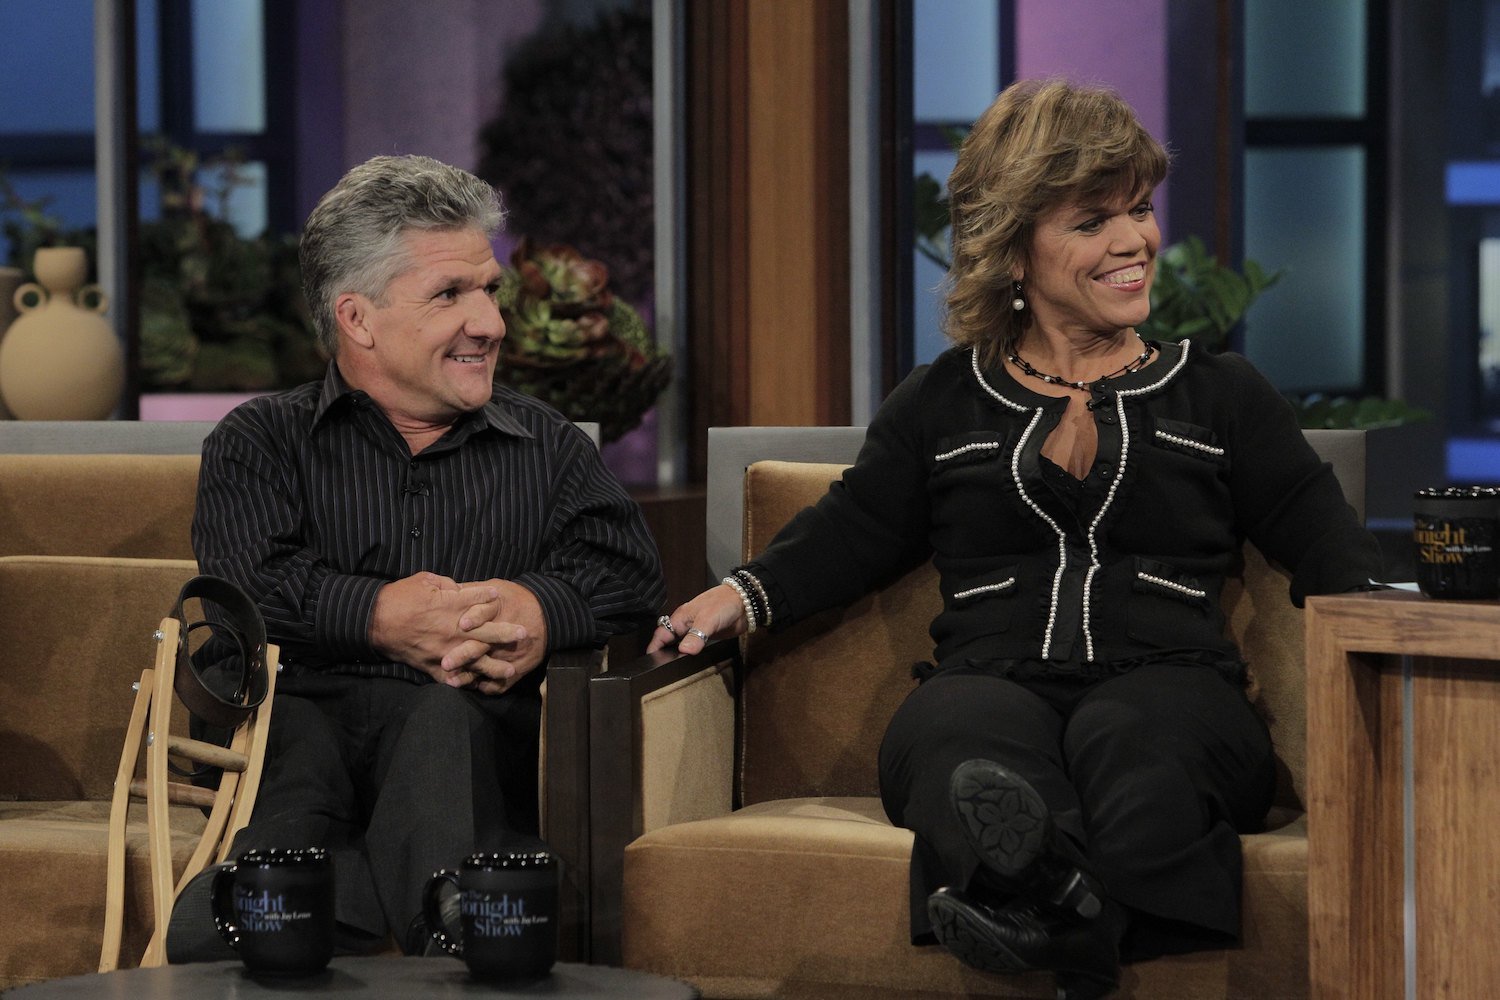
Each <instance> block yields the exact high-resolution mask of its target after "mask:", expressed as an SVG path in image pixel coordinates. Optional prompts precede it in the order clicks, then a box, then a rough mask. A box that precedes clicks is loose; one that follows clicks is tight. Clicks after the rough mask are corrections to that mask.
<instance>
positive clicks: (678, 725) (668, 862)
mask: <svg viewBox="0 0 1500 1000" xmlns="http://www.w3.org/2000/svg"><path fill="white" fill-rule="evenodd" d="M1309 438H1310V440H1311V441H1312V443H1313V444H1314V447H1316V448H1317V449H1318V450H1319V451H1320V453H1321V454H1323V456H1324V458H1325V459H1328V460H1331V461H1333V463H1334V465H1335V469H1336V471H1337V474H1338V475H1339V478H1340V480H1341V481H1342V482H1343V483H1344V485H1345V491H1346V493H1347V494H1348V495H1349V499H1350V502H1351V503H1352V504H1353V505H1354V506H1355V508H1356V510H1359V511H1361V514H1362V508H1363V484H1364V439H1363V435H1362V434H1360V433H1359V432H1311V433H1310V434H1309ZM861 439H862V432H861V431H860V430H859V429H857V428H852V429H851V428H828V429H822V430H814V429H768V428H747V429H735V430H714V431H711V432H710V438H709V448H710V477H711V478H710V484H709V520H710V537H709V558H710V563H711V566H710V568H711V571H712V575H713V578H714V579H717V578H719V577H720V576H722V575H724V572H725V571H726V570H727V569H728V568H729V566H730V565H731V564H733V563H735V562H738V561H740V559H741V553H740V551H739V550H735V551H730V550H728V548H727V546H726V545H725V544H724V539H725V537H726V533H727V532H728V531H729V530H730V529H727V528H726V527H725V525H724V524H723V523H722V522H723V520H724V519H726V518H733V519H734V520H735V521H740V520H741V517H740V511H741V509H742V510H743V518H742V523H743V536H742V537H743V552H745V553H751V552H755V551H759V550H760V549H761V548H762V547H763V546H764V545H765V544H766V542H767V541H768V540H769V539H770V538H771V537H772V536H773V535H774V534H775V532H776V531H777V530H778V529H779V528H780V527H781V525H783V524H784V523H785V522H786V520H787V519H788V518H789V517H790V516H791V515H792V514H793V513H795V512H796V511H797V510H798V509H800V508H801V507H803V506H805V505H806V504H808V503H810V502H812V501H813V500H815V499H817V497H819V496H821V495H822V493H823V492H824V491H826V489H827V486H828V483H829V482H830V481H831V480H832V479H834V478H837V476H838V475H839V474H840V470H841V468H842V466H843V465H845V464H847V463H848V462H849V461H851V460H852V458H853V455H854V453H855V451H856V450H857V448H858V444H859V441H860V440H861ZM808 454H812V455H814V456H815V457H816V458H817V459H818V460H820V461H823V462H828V461H829V460H831V459H832V460H835V461H836V463H837V464H806V463H803V462H794V463H789V462H785V461H757V459H763V458H766V457H771V458H781V459H787V458H798V457H801V456H803V455H808ZM716 476H717V477H718V480H719V481H718V482H715V480H714V477H716ZM726 480H727V481H728V482H729V483H730V484H731V485H730V486H729V487H728V489H729V490H734V489H737V488H740V487H741V485H742V489H743V498H744V499H743V507H742V508H741V505H740V504H738V503H736V502H734V501H733V499H731V497H730V496H729V494H727V493H726V492H725V490H726V486H725V481H726ZM716 520H717V521H718V522H719V523H717V525H716V523H715V522H716ZM716 530H717V531H718V535H717V536H716V535H715V531H716ZM934 577H935V573H934V570H933V569H932V568H931V566H930V565H929V566H926V567H922V568H920V569H917V570H915V571H913V572H912V573H911V574H909V575H908V576H907V577H906V578H904V579H902V580H900V581H898V582H896V583H895V584H893V585H892V586H891V587H889V588H887V589H886V590H884V591H882V592H880V593H877V594H874V595H871V596H869V597H867V598H865V599H864V600H862V601H860V602H859V603H857V604H855V605H853V606H851V607H850V608H848V609H846V610H844V611H842V612H830V613H826V614H823V615H821V616H818V617H817V618H815V619H813V620H809V621H806V622H803V623H800V624H799V625H798V626H796V627H795V628H793V629H791V630H789V631H787V632H784V633H780V634H778V635H774V636H768V635H766V634H765V633H757V634H756V635H755V636H754V637H753V638H752V639H750V640H749V641H748V642H746V643H745V644H744V645H743V647H742V649H743V652H742V653H741V650H740V649H737V648H736V647H737V645H738V644H735V643H719V644H716V646H715V647H711V648H710V650H708V651H705V654H704V655H702V656H699V657H692V658H688V657H672V656H666V655H658V656H655V657H652V658H649V659H648V660H643V661H640V662H638V663H636V664H634V665H631V666H630V667H628V668H625V669H622V670H618V671H612V672H611V673H608V674H604V675H600V676H599V677H596V678H595V679H594V680H593V681H592V682H591V688H592V690H593V696H592V698H591V727H592V745H591V755H592V759H593V765H592V773H591V778H592V785H591V787H592V789H593V795H594V803H593V817H594V826H593V845H594V846H593V856H594V862H593V863H594V879H595V882H594V934H595V956H596V960H597V958H598V957H601V956H605V957H607V956H610V955H611V954H616V955H618V956H619V957H620V958H621V960H622V961H623V963H624V964H625V965H627V966H629V967H631V968H639V969H645V970H649V971H652V972H658V973H662V974H666V975H671V976H677V977H680V978H683V979H687V980H690V981H692V982H693V983H695V984H697V985H698V986H699V987H700V988H701V989H702V990H703V992H704V995H705V996H709V997H747V998H748V997H771V996H775V997H846V996H847V997H856V996H858V997H861V998H871V997H905V998H912V997H928V996H934V997H935V996H950V995H968V996H996V997H1050V996H1052V995H1053V984H1052V977H1051V976H1050V975H1049V974H1042V973H1036V974H1032V975H1029V976H1024V977H997V976H988V975H984V974H981V973H978V972H975V971H973V970H970V969H967V968H965V967H964V966H962V965H960V964H959V963H958V962H957V961H956V960H954V959H953V958H951V957H949V956H948V955H947V954H946V953H945V952H943V951H942V950H941V949H939V948H937V947H929V948H916V947H913V946H912V945H911V944H910V943H909V937H908V915H909V911H908V905H907V899H908V860H909V854H910V850H911V840H912V837H911V834H910V833H909V832H908V831H906V830H902V829H898V828H895V827H892V826H891V825H890V824H889V823H888V821H887V820H886V819H885V816H884V814H883V812H882V811H881V807H880V803H879V801H878V799H877V798H876V794H877V789H876V773H875V761H876V749H877V746H878V744H879V741H880V738H881V735H882V733H883V731H884V728H885V725H886V722H887V721H888V720H889V718H890V716H891V714H892V712H893V711H894V709H895V707H896V706H897V704H898V703H899V702H900V700H901V699H902V698H904V697H905V696H906V694H907V693H908V692H909V691H910V690H911V687H912V685H913V681H912V680H911V678H910V673H909V670H910V666H911V664H912V663H913V662H914V661H918V660H923V659H926V658H928V656H929V655H930V641H929V639H928V636H927V625H928V623H929V621H930V619H931V618H932V617H933V615H934V614H935V613H936V611H937V609H938V601H939V597H938V589H937V586H936V581H935V578H934ZM1226 601H1227V604H1228V609H1229V610H1230V616H1231V620H1232V631H1233V633H1234V635H1235V636H1236V638H1237V639H1238V640H1239V641H1240V643H1241V645H1242V648H1243V649H1244V651H1245V653H1246V657H1247V659H1248V660H1249V661H1250V663H1251V665H1252V670H1253V671H1254V674H1255V681H1256V685H1255V689H1254V695H1255V698H1256V700H1257V703H1258V704H1259V705H1260V706H1261V708H1262V709H1263V710H1264V711H1265V714H1266V716H1267V718H1268V720H1269V722H1270V725H1271V728H1272V733H1273V737H1274V740H1275V745H1276V748H1277V754H1278V758H1279V760H1280V763H1281V765H1282V766H1281V781H1280V788H1279V790H1278V796H1277V807H1276V810H1275V812H1274V814H1273V816H1272V818H1271V822H1270V829H1269V830H1268V832H1265V833H1261V834H1255V835H1252V836H1247V837H1246V838H1245V841H1244V847H1245V890H1246V891H1245V903H1244V943H1243V945H1242V946H1241V947H1239V948H1236V949H1232V950H1224V951H1214V952H1204V953H1200V954H1196V955H1188V956H1180V957H1173V958H1167V959H1159V960H1156V961H1153V962H1149V963H1142V964H1138V965H1134V966H1129V967H1127V968H1126V970H1125V975H1124V979H1123V984H1122V995H1123V996H1126V997H1139V998H1153V1000H1156V998H1166V997H1171V998H1173V1000H1190V998H1199V997H1205V998H1206V997H1213V998H1230V997H1234V998H1246V1000H1250V998H1254V1000H1276V998H1292V997H1297V998H1301V997H1306V996H1307V904H1306V870H1307V844H1306V838H1305V831H1306V826H1305V824H1306V819H1305V816H1304V815H1303V807H1302V803H1303V788H1304V786H1303V760H1304V736H1305V734H1304V726H1305V706H1304V702H1303V645H1302V626H1301V612H1299V611H1297V610H1296V609H1294V608H1293V607H1292V606H1291V604H1290V601H1289V600H1288V598H1287V580H1286V577H1285V575H1284V574H1283V573H1281V572H1280V571H1279V570H1276V569H1272V568H1270V567H1268V566H1267V565H1266V563H1265V561H1264V560H1263V559H1262V558H1261V557H1260V556H1259V554H1258V553H1256V552H1255V551H1254V550H1253V549H1251V548H1250V547H1249V546H1247V548H1246V553H1245V569H1244V574H1243V583H1242V584H1235V583H1231V585H1230V587H1229V588H1228V589H1227V591H1226ZM627 843H628V846H626V845H627ZM617 903H618V905H616V904H617ZM616 948H618V949H619V950H618V951H614V949H616Z"/></svg>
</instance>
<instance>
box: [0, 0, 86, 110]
mask: <svg viewBox="0 0 1500 1000" xmlns="http://www.w3.org/2000/svg"><path fill="white" fill-rule="evenodd" d="M0 11H3V13H4V15H5V19H4V30H3V31H0V128H4V129H5V131H7V132H44V133H58V132H88V133H90V134H92V133H93V131H94V0H6V2H5V4H4V5H3V7H0Z"/></svg>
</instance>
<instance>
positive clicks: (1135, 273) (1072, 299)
mask: <svg viewBox="0 0 1500 1000" xmlns="http://www.w3.org/2000/svg"><path fill="white" fill-rule="evenodd" d="M1160 245H1161V231H1160V229H1158V228H1157V225H1156V215H1155V213H1154V211H1153V210H1152V206H1151V196H1150V193H1149V192H1148V193H1146V194H1138V195H1135V196H1133V197H1130V198H1120V199H1118V200H1116V201H1115V202H1113V203H1108V204H1102V205H1084V204H1078V203H1066V204H1063V205H1060V206H1058V207H1057V208H1054V209H1052V210H1051V211H1049V212H1046V213H1045V214H1043V215H1042V216H1041V217H1040V218H1039V219H1037V222H1036V227H1035V230H1034V232H1033V235H1032V240H1031V254H1030V257H1029V260H1028V262H1027V267H1028V270H1027V273H1026V274H1025V275H1024V276H1023V277H1022V295H1023V296H1024V297H1025V299H1026V303H1027V305H1029V306H1030V307H1031V312H1032V316H1033V317H1034V318H1035V320H1036V322H1037V324H1038V325H1039V326H1040V327H1041V328H1042V329H1044V330H1055V331H1059V332H1075V331H1076V332H1088V333H1093V334H1096V335H1099V336H1105V337H1108V336H1112V335H1114V334H1116V333H1118V332H1120V331H1121V330H1125V329H1129V328H1131V327H1134V326H1136V325H1137V324H1139V323H1142V322H1144V321H1145V319H1146V317H1147V316H1149V315H1150V313H1151V280H1152V278H1153V276H1154V275H1155V265H1156V251H1157V249H1158V247H1159V246H1160Z"/></svg>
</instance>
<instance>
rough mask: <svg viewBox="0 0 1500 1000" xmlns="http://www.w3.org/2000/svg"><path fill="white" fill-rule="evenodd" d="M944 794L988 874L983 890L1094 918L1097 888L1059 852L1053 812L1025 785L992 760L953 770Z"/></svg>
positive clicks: (1099, 894) (1098, 906) (1100, 902)
mask: <svg viewBox="0 0 1500 1000" xmlns="http://www.w3.org/2000/svg"><path fill="white" fill-rule="evenodd" d="M948 792H949V797H950V799H951V800H952V803H953V812H954V815H955V816H957V817H958V822H959V826H960V827H961V828H962V829H963V832H964V835H965V837H967V838H968V841H969V845H970V846H971V847H973V848H974V851H975V853H977V854H978V855H979V858H980V861H981V862H982V863H983V865H984V871H985V873H986V874H988V875H990V876H993V877H991V878H988V879H983V880H982V881H983V882H984V884H985V885H986V886H987V887H989V888H992V889H994V890H996V891H997V892H999V893H1001V894H1007V895H1008V894H1012V893H1015V894H1019V895H1022V896H1025V897H1026V898H1028V899H1030V900H1032V901H1034V902H1037V903H1039V904H1041V905H1042V906H1044V907H1046V908H1048V909H1051V910H1053V911H1055V912H1058V913H1069V914H1072V915H1074V916H1077V917H1081V918H1083V919H1085V920H1090V919H1093V918H1094V917H1097V916H1098V915H1099V912H1100V909H1101V907H1102V906H1103V892H1102V891H1101V889H1100V886H1099V885H1098V883H1097V882H1096V881H1095V880H1094V879H1093V877H1092V876H1090V875H1089V874H1088V873H1086V872H1084V871H1082V870H1081V869H1080V868H1079V867H1078V866H1077V865H1075V864H1073V863H1072V862H1071V861H1069V860H1068V859H1067V858H1065V857H1063V856H1062V855H1061V854H1060V853H1058V851H1057V849H1056V847H1055V845H1054V838H1055V837H1057V836H1058V834H1057V833H1056V831H1055V830H1054V829H1053V826H1052V813H1051V811H1050V810H1048V808H1047V803H1045V802H1044V801H1042V797H1041V795H1039V794H1038V793H1037V791H1036V789H1034V788H1032V787H1031V783H1030V782H1028V781H1027V780H1026V779H1025V778H1023V777H1021V776H1020V775H1019V774H1016V773H1015V772H1014V771H1011V770H1010V769H1009V768H1006V767H1004V766H1002V765H1000V764H997V763H995V762H994V761H990V760H969V761H965V762H964V763H962V764H960V765H958V767H956V768H954V769H953V776H952V778H951V779H950V780H949V784H948Z"/></svg>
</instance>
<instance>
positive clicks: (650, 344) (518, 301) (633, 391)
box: [495, 239, 672, 443]
mask: <svg viewBox="0 0 1500 1000" xmlns="http://www.w3.org/2000/svg"><path fill="white" fill-rule="evenodd" d="M496 297H497V300H498V302H499V304H500V313H501V315H502V316H503V317H504V319H505V327H506V336H505V339H504V340H503V341H501V344H500V364H499V366H498V367H497V368H496V370H495V378H496V380H497V381H499V382H501V383H503V384H505V385H509V386H511V387H512V388H515V389H517V390H519V391H521V392H524V393H526V394H528V395H531V396H535V397H536V398H538V399H541V400H543V401H544V402H547V403H550V404H551V405H552V406H554V407H556V408H557V409H558V410H560V411H562V413H563V414H565V415H566V416H568V417H570V418H571V419H574V420H596V421H598V422H599V425H600V434H601V436H602V437H603V439H604V441H605V442H606V443H608V442H611V441H615V440H618V439H619V438H620V437H621V436H622V435H623V434H625V433H626V432H627V431H630V430H632V429H633V428H635V427H636V426H637V425H638V424H639V423H640V422H641V418H642V417H643V416H644V415H645V413H646V411H647V410H649V409H650V408H651V407H652V405H653V404H655V402H656V398H657V396H659V395H660V394H661V391H662V390H663V389H664V388H666V386H667V383H668V382H669V381H671V377H672V359H671V357H670V356H669V355H667V354H666V353H665V352H663V351H662V350H661V349H660V348H659V347H657V345H656V342H655V341H654V340H653V339H652V337H651V334H650V331H649V330H647V329H646V324H645V323H644V322H643V321H642V320H641V317H640V314H639V313H637V312H636V311H635V309H633V308H632V307H631V306H630V305H629V304H628V303H626V302H625V301H624V300H623V299H620V298H618V297H616V296H615V295H614V293H613V292H611V291H610V288H609V270H608V269H607V268H606V267H605V266H604V265H603V264H602V263H600V262H599V261H597V260H590V259H588V258H586V257H584V256H583V255H582V254H581V253H579V252H578V251H577V250H576V249H575V248H573V247H571V246H568V245H566V244H562V243H555V244H550V245H547V246H536V245H533V244H532V243H531V241H530V240H527V239H522V240H521V242H520V243H519V244H518V245H517V246H516V249H515V251H514V252H513V253H512V255H511V266H510V267H508V268H505V269H504V270H503V271H502V275H501V280H500V289H499V291H498V293H497V296H496Z"/></svg>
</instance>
